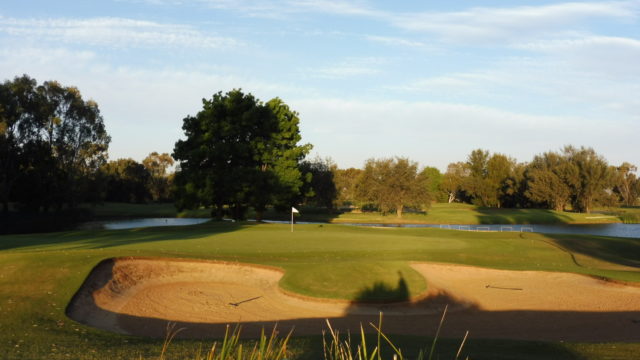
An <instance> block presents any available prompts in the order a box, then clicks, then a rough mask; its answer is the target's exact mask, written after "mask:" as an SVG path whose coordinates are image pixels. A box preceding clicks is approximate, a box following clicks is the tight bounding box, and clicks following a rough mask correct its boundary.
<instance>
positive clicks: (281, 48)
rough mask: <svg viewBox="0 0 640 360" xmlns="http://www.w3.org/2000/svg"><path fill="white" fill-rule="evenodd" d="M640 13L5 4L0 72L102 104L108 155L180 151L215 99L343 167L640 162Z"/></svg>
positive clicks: (217, 3) (407, 4)
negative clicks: (277, 127) (250, 108)
mask: <svg viewBox="0 0 640 360" xmlns="http://www.w3.org/2000/svg"><path fill="white" fill-rule="evenodd" d="M638 64H640V1H638V0H632V1H611V2H588V1H585V2H557V1H508V2H506V1H456V2H443V1H437V2H436V1H402V2H383V1H367V0H344V1H341V0H300V1H290V0H278V1H261V0H193V1H187V0H112V1H110V0H103V1H64V0H59V1H49V0H46V1H24V0H4V1H3V3H2V5H1V6H0V74H2V77H3V79H2V80H5V79H10V78H13V77H14V76H16V75H21V74H25V73H26V74H29V75H30V76H32V77H35V78H36V79H37V80H38V81H39V82H42V81H45V80H52V79H55V80H58V81H60V82H61V83H62V84H64V85H74V86H77V87H78V88H79V89H80V90H81V92H82V94H83V96H84V97H85V98H92V99H94V100H96V101H97V102H98V104H99V106H100V109H101V111H102V114H103V116H104V119H105V123H106V125H107V130H108V132H109V134H110V135H111V136H112V143H111V146H110V150H109V153H110V158H111V159H117V158H121V157H132V158H134V159H136V160H142V159H143V158H144V157H145V156H146V155H147V154H148V153H150V152H152V151H159V152H169V153H171V151H172V150H173V145H174V143H175V142H176V141H177V140H178V139H179V138H180V137H181V136H182V135H183V134H182V131H181V126H182V119H183V118H184V117H185V116H187V115H193V114H195V113H196V112H197V111H199V109H200V108H201V99H202V98H209V97H210V96H211V95H212V94H213V93H216V92H218V91H223V92H226V91H229V90H231V89H233V88H242V89H243V90H244V91H245V92H250V93H252V94H254V95H255V96H256V97H258V98H259V99H261V100H263V101H267V100H269V99H271V98H273V97H276V96H277V97H280V98H282V99H283V100H284V101H285V102H286V103H287V104H289V105H290V106H291V107H292V108H293V109H294V110H296V111H298V112H299V113H300V118H301V132H302V137H303V141H304V142H309V143H312V144H313V145H314V151H313V154H314V155H315V154H318V155H320V156H323V157H327V156H328V157H331V158H332V159H333V160H334V161H335V162H337V163H338V165H339V166H340V167H350V166H355V167H361V166H362V165H363V163H364V161H365V160H366V159H368V158H371V157H389V156H406V157H409V158H411V159H412V160H415V161H418V162H419V163H420V164H421V165H423V166H426V165H430V166H436V167H438V168H440V169H441V170H445V169H446V166H447V164H448V163H450V162H454V161H463V160H465V158H466V156H467V155H468V154H469V153H470V152H471V151H472V150H473V149H476V148H483V149H487V150H489V151H491V152H499V153H504V154H507V155H510V156H513V157H515V158H516V159H517V160H519V161H529V160H531V158H532V157H533V156H534V155H536V154H539V153H542V152H545V151H549V150H559V149H560V148H561V147H563V146H564V145H566V144H573V145H576V146H581V145H585V146H590V147H593V148H594V149H595V150H596V151H597V152H599V153H600V154H602V155H603V156H604V157H605V158H606V159H607V160H609V162H610V163H612V164H620V163H621V162H622V161H629V162H632V163H635V164H637V165H640V151H638V150H639V149H640V146H639V145H638V142H639V140H640V66H638Z"/></svg>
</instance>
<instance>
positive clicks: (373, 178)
mask: <svg viewBox="0 0 640 360" xmlns="http://www.w3.org/2000/svg"><path fill="white" fill-rule="evenodd" d="M358 194H359V197H360V198H361V199H362V200H364V201H368V202H371V203H373V204H375V205H376V206H378V208H379V209H380V211H381V212H383V213H388V212H391V211H395V212H396V214H397V216H398V217H402V212H403V211H404V208H405V207H408V206H409V207H417V208H424V207H428V206H429V203H430V197H429V192H428V191H427V189H426V186H425V181H424V179H423V178H422V177H420V176H419V175H418V164H417V163H415V162H412V161H409V159H406V158H394V159H391V158H389V159H378V160H376V159H369V160H367V162H366V163H365V167H364V171H363V173H362V175H361V177H360V179H359V183H358Z"/></svg>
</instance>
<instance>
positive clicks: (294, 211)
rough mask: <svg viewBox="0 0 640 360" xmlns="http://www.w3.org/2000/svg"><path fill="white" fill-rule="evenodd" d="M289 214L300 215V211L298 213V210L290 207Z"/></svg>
mask: <svg viewBox="0 0 640 360" xmlns="http://www.w3.org/2000/svg"><path fill="white" fill-rule="evenodd" d="M291 212H292V213H296V214H300V211H298V209H296V208H294V207H293V206H292V207H291Z"/></svg>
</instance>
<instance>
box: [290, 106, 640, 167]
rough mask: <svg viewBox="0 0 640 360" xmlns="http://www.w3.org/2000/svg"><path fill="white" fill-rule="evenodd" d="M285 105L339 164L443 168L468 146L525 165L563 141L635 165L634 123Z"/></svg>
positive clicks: (433, 109) (493, 112)
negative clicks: (388, 161)
mask: <svg viewBox="0 0 640 360" xmlns="http://www.w3.org/2000/svg"><path fill="white" fill-rule="evenodd" d="M291 105H292V107H293V108H294V109H296V110H298V111H299V112H300V118H301V119H302V121H301V126H302V130H303V137H304V140H305V141H309V142H311V143H312V144H314V146H315V147H314V150H315V151H316V152H317V153H319V154H320V155H322V156H330V157H332V158H333V159H335V160H336V161H338V164H339V165H340V166H341V167H348V166H356V167H360V166H362V164H363V162H364V160H366V159H367V158H370V157H389V156H394V155H398V156H408V157H410V158H411V159H413V160H416V161H419V162H420V164H421V165H434V166H437V167H439V168H440V169H442V170H444V169H446V166H447V164H448V163H449V162H454V161H461V160H464V159H465V158H466V156H467V155H468V154H469V152H471V150H473V149H476V148H483V149H488V150H490V151H492V152H501V153H505V154H508V155H511V156H514V157H516V158H517V159H518V160H519V161H529V160H531V159H532V157H533V156H534V155H535V154H538V153H541V152H543V151H548V150H556V149H559V148H560V147H561V146H563V145H565V144H575V145H578V146H579V145H587V146H592V147H594V148H595V149H596V150H597V151H601V153H602V154H603V155H604V156H605V157H607V158H609V159H610V161H612V162H620V161H622V159H624V158H625V157H626V159H628V161H636V162H637V161H638V160H640V159H638V158H637V155H636V154H629V153H628V149H626V150H625V148H626V147H625V145H624V144H629V143H631V142H632V141H633V140H632V139H633V138H635V135H633V134H632V133H633V132H634V131H640V124H635V125H633V124H632V125H630V126H629V127H628V128H627V129H626V130H627V131H624V132H621V131H620V128H619V126H618V124H616V123H613V122H611V123H603V122H602V121H599V119H594V118H578V117H573V116H536V115H530V114H526V113H518V112H510V111H504V110H500V109H496V108H491V107H486V106H473V105H464V104H456V103H436V102H424V101H417V102H409V101H377V102H374V101H354V100H342V99H335V98H320V99H306V100H305V99H300V100H295V101H291ZM614 138H615V140H614ZM633 156H635V157H636V159H633V158H630V157H633Z"/></svg>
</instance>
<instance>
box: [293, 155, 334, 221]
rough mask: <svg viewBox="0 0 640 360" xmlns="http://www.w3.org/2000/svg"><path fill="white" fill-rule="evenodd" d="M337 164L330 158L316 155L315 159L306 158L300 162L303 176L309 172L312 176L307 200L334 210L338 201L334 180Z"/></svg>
mask: <svg viewBox="0 0 640 360" xmlns="http://www.w3.org/2000/svg"><path fill="white" fill-rule="evenodd" d="M336 168H337V166H336V164H335V163H334V162H333V161H332V160H331V159H330V158H326V159H322V158H321V157H319V156H316V157H315V158H314V159H313V160H305V161H302V162H301V163H300V171H301V172H302V174H303V176H306V175H307V174H308V175H309V177H310V178H311V180H310V182H309V184H308V187H309V190H307V191H306V193H307V194H308V195H307V200H308V201H310V202H312V203H314V204H316V205H318V206H322V207H325V208H327V209H328V210H329V211H332V210H333V208H334V203H335V201H336V197H337V192H338V190H337V189H336V183H335V180H334V173H335V169H336Z"/></svg>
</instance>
